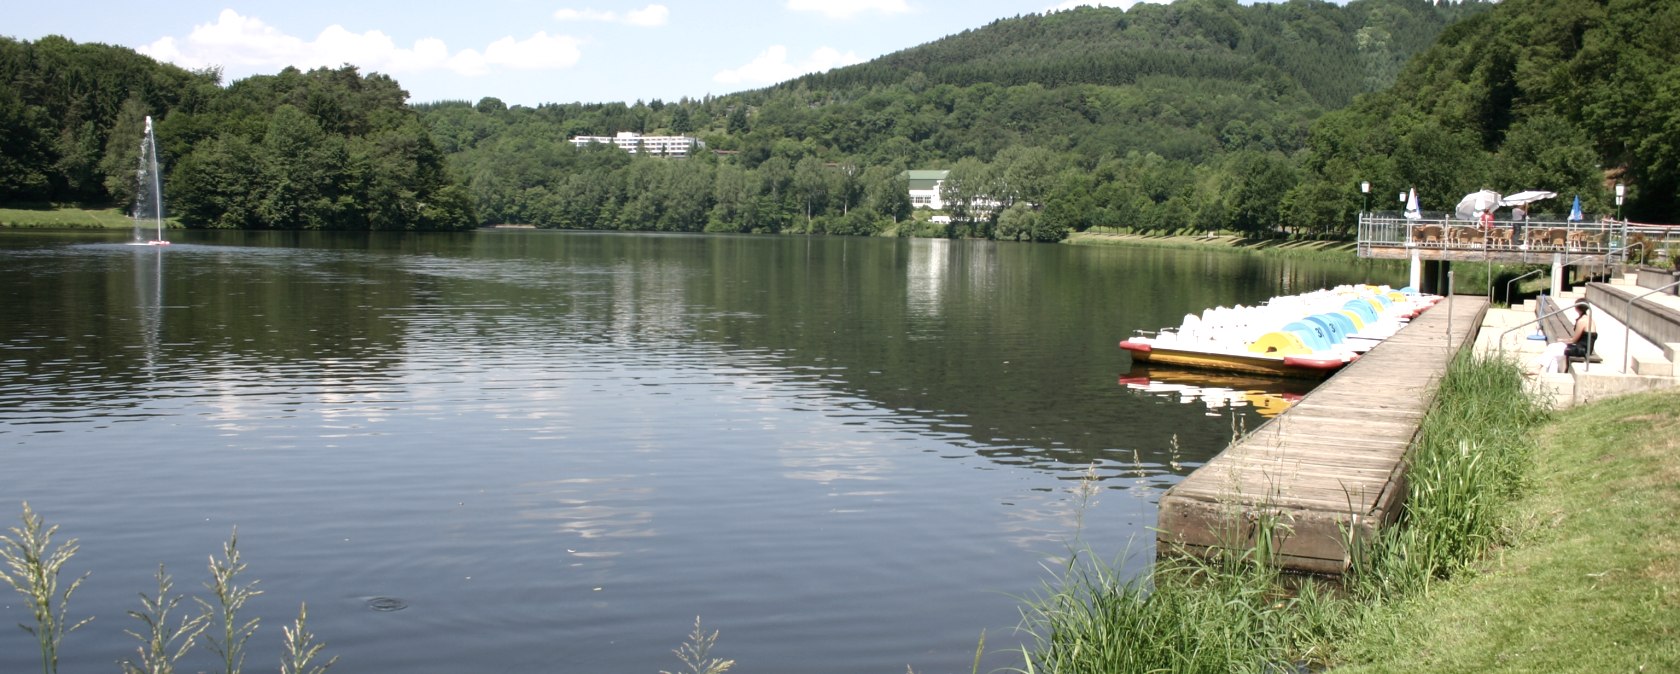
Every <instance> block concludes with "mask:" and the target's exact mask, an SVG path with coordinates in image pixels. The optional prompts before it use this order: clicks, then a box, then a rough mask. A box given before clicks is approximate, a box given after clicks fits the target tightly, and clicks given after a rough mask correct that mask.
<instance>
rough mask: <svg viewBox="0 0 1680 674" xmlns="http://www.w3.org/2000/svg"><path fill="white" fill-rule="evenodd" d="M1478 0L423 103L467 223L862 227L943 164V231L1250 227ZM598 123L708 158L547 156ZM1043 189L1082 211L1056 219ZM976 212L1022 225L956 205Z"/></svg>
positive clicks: (1279, 13)
mask: <svg viewBox="0 0 1680 674" xmlns="http://www.w3.org/2000/svg"><path fill="white" fill-rule="evenodd" d="M1490 7H1491V5H1489V4H1486V3H1476V2H1471V3H1446V4H1439V5H1438V4H1435V3H1431V2H1426V1H1423V0H1357V1H1356V2H1353V3H1350V4H1349V5H1347V6H1339V5H1335V4H1331V3H1326V2H1317V1H1312V0H1296V1H1294V2H1289V3H1284V4H1268V3H1262V4H1257V5H1253V6H1243V5H1239V4H1237V3H1236V2H1234V1H1231V0H1180V1H1179V2H1176V3H1174V4H1172V5H1155V4H1149V3H1140V4H1137V5H1134V6H1133V7H1132V8H1130V9H1128V10H1120V9H1115V8H1090V7H1085V8H1080V9H1075V10H1070V11H1065V12H1056V13H1052V14H1049V15H1028V16H1022V17H1016V18H1012V19H1003V20H999V21H996V22H994V23H992V24H990V25H988V26H985V27H982V28H978V29H975V30H971V31H966V32H964V33H962V34H959V35H954V36H951V37H948V38H945V39H942V40H939V41H936V42H933V43H930V44H927V45H922V46H919V47H914V48H910V49H906V50H904V51H902V52H898V53H895V54H891V55H888V56H885V57H882V58H880V59H877V60H875V61H872V62H870V63H865V64H860V65H856V66H851V67H847V68H841V69H837V70H834V71H831V72H829V73H825V74H820V75H811V76H807V77H803V78H799V79H796V80H792V81H789V82H786V83H783V84H780V85H777V86H774V87H769V88H766V89H761V90H755V91H749V92H743V93H740V94H732V95H728V96H721V97H715V98H714V97H708V98H706V99H703V100H690V99H684V100H680V101H674V102H667V101H658V100H655V101H651V102H647V103H643V102H639V101H638V102H637V103H635V104H634V105H626V104H607V105H581V104H564V105H544V106H540V107H538V108H536V109H530V108H511V109H510V108H507V107H506V106H504V105H502V104H501V103H500V102H499V101H496V100H494V99H486V100H484V101H480V102H479V103H478V104H477V105H471V104H468V103H466V102H460V103H453V104H447V103H446V104H436V105H428V106H422V107H423V109H424V110H425V113H426V115H425V118H426V121H427V123H428V124H429V125H431V127H432V128H433V130H434V132H435V133H436V134H437V137H438V139H439V142H440V143H441V144H442V145H443V147H445V148H446V149H447V150H448V151H449V152H450V153H451V157H452V159H453V160H454V162H455V165H456V166H457V167H458V168H459V169H460V170H461V171H462V173H463V174H464V175H466V176H468V177H469V178H470V180H471V185H472V191H473V194H474V196H475V198H476V204H477V206H478V209H479V215H480V217H481V218H483V219H484V220H485V221H487V222H526V223H535V224H538V225H545V226H558V227H573V228H576V227H582V228H615V229H616V228H629V229H639V228H659V229H677V230H694V229H710V230H714V231H783V230H786V229H790V228H792V229H799V230H807V231H827V232H850V233H867V232H871V231H876V230H878V229H880V228H882V227H883V226H890V225H892V224H893V222H894V221H895V220H897V219H901V218H903V217H904V215H905V214H906V211H905V210H904V209H903V205H902V204H901V203H899V200H897V199H894V198H893V197H892V196H891V195H892V194H893V193H894V191H895V190H896V191H898V192H902V187H899V188H892V187H891V186H890V185H888V184H886V183H887V182H888V181H890V180H891V177H892V176H896V175H898V173H899V172H900V171H902V170H904V169H910V168H918V169H950V170H952V171H953V179H952V180H950V181H948V182H947V187H949V188H951V189H953V190H956V191H957V193H956V194H954V195H953V196H955V197H956V199H955V201H956V202H957V203H958V205H957V206H956V207H954V209H953V210H954V212H953V213H952V215H953V216H955V217H956V218H957V220H958V223H959V224H958V226H957V227H956V229H955V230H954V231H953V232H951V233H952V234H956V235H982V236H1005V237H1009V236H1030V237H1031V238H1039V239H1056V238H1060V236H1061V234H1062V233H1063V232H1066V231H1067V230H1068V229H1070V228H1071V229H1083V228H1086V227H1090V226H1098V225H1104V226H1129V227H1140V228H1169V227H1186V226H1198V227H1203V228H1236V229H1240V230H1245V231H1254V232H1272V231H1275V230H1276V229H1277V227H1278V226H1279V225H1280V224H1281V223H1282V222H1283V216H1282V214H1281V213H1280V211H1279V203H1280V197H1281V196H1282V194H1283V193H1284V192H1286V191H1287V190H1288V189H1289V188H1290V187H1291V186H1292V185H1293V184H1294V183H1295V182H1296V180H1297V176H1296V174H1295V171H1296V167H1295V165H1294V162H1293V160H1292V159H1291V157H1292V156H1293V155H1295V154H1296V153H1297V152H1299V151H1300V149H1301V148H1302V147H1304V145H1305V142H1306V138H1307V133H1308V128H1309V127H1310V125H1311V124H1312V122H1313V120H1315V119H1316V118H1318V117H1319V116H1320V115H1322V114H1323V113H1324V112H1325V111H1327V110H1328V109H1330V108H1331V107H1332V106H1336V105H1341V104H1343V103H1345V102H1346V101H1348V100H1349V99H1351V98H1352V97H1353V96H1354V95H1355V94H1357V93H1359V92H1363V91H1375V90H1379V89H1381V88H1383V87H1385V86H1386V85H1387V84H1388V83H1389V82H1390V81H1392V80H1393V78H1394V77H1395V75H1396V74H1397V73H1398V72H1399V69H1400V67H1401V64H1402V63H1403V62H1404V61H1405V60H1406V59H1408V58H1409V57H1410V56H1412V55H1413V54H1415V53H1416V52H1417V51H1418V50H1421V49H1423V48H1424V47H1425V46H1426V45H1428V44H1429V43H1430V42H1431V41H1433V39H1434V38H1435V36H1436V35H1437V34H1439V32H1440V31H1441V30H1442V29H1444V28H1445V27H1446V26H1447V25H1449V24H1451V23H1452V22H1453V21H1455V20H1457V19H1458V18H1459V17H1462V16H1467V15H1473V14H1476V13H1480V12H1485V11H1487V10H1488V9H1489V8H1490ZM619 131H636V132H642V133H648V134H665V133H672V134H692V135H696V136H699V137H700V138H701V139H703V140H704V141H705V142H706V143H707V145H708V147H709V148H710V149H712V150H717V151H723V152H725V153H728V154H727V155H726V157H725V158H723V159H717V158H715V157H710V156H708V157H706V158H705V159H704V160H703V161H701V162H693V161H691V162H690V165H687V166H680V167H679V166H647V167H642V166H637V164H640V163H642V162H640V161H638V162H635V163H634V164H632V163H629V162H617V161H616V160H615V159H613V158H611V157H593V156H589V153H588V152H574V151H573V150H572V149H571V148H570V147H566V146H565V145H566V143H565V140H564V139H565V138H567V137H570V136H573V135H579V134H587V135H610V134H613V133H616V132H619ZM696 164H698V165H696ZM1058 193H1065V194H1069V195H1081V197H1082V198H1081V199H1080V200H1078V201H1069V200H1062V203H1063V204H1064V205H1065V206H1066V207H1064V208H1058V207H1057V198H1056V194H1058ZM1093 198H1095V199H1096V200H1095V201H1093V200H1092V199H1093ZM976 199H983V200H995V201H1000V202H1002V203H1003V204H1004V205H1005V206H1008V205H1012V204H1015V203H1023V204H1030V205H1031V206H1032V207H1031V209H1029V210H1031V211H1032V213H1017V215H1020V216H1023V217H1013V216H1011V217H1008V218H1005V217H1003V214H1002V212H1000V211H997V210H993V211H991V212H990V213H985V214H982V213H980V212H979V211H976V210H975V209H971V208H967V207H966V206H965V205H964V204H965V203H972V202H973V201H974V200H976ZM1040 212H1042V214H1043V215H1044V216H1046V217H1044V218H1040V217H1038V214H1039V213H1040ZM650 223H652V224H650ZM1337 224H1343V223H1331V222H1328V221H1324V222H1313V223H1307V224H1305V225H1302V226H1299V227H1298V228H1307V229H1316V230H1317V231H1328V230H1329V229H1330V226H1331V225H1337Z"/></svg>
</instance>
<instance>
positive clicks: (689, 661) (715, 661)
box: [659, 616, 735, 674]
mask: <svg viewBox="0 0 1680 674" xmlns="http://www.w3.org/2000/svg"><path fill="white" fill-rule="evenodd" d="M717 638H718V633H717V632H716V631H715V630H714V631H713V632H712V633H711V634H706V632H705V630H702V629H700V616H694V631H693V632H690V633H689V634H688V641H685V642H683V645H681V646H678V647H677V648H676V650H673V651H671V652H672V653H676V654H677V659H678V660H681V661H682V663H683V666H684V667H685V668H686V669H684V670H683V671H684V672H687V673H688V674H723V673H724V672H727V671H729V668H731V667H734V666H735V661H734V660H723V659H720V658H714V657H712V646H714V645H716V644H717ZM659 674H671V672H667V671H665V670H660V671H659Z"/></svg>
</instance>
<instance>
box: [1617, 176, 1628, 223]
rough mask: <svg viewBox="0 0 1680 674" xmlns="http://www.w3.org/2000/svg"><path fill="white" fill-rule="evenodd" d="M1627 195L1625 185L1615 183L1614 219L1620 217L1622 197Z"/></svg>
mask: <svg viewBox="0 0 1680 674" xmlns="http://www.w3.org/2000/svg"><path fill="white" fill-rule="evenodd" d="M1625 196H1627V185H1623V184H1621V183H1616V219H1617V220H1620V219H1622V197H1625Z"/></svg>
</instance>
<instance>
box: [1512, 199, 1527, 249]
mask: <svg viewBox="0 0 1680 674" xmlns="http://www.w3.org/2000/svg"><path fill="white" fill-rule="evenodd" d="M1526 224H1528V204H1517V207H1516V208H1513V209H1511V243H1513V244H1521V243H1522V242H1523V225H1526Z"/></svg>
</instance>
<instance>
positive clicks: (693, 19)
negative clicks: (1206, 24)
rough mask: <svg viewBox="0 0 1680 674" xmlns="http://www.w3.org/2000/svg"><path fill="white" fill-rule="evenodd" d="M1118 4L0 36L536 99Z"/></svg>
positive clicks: (29, 11) (724, 89)
mask: <svg viewBox="0 0 1680 674" xmlns="http://www.w3.org/2000/svg"><path fill="white" fill-rule="evenodd" d="M1134 1H1136V0H1070V1H1068V2H1065V3H1064V2H1063V0H724V1H714V2H699V1H691V0H476V1H475V0H464V1H463V0H455V1H453V2H432V1H429V0H409V1H406V2H395V1H391V0H290V1H289V2H284V3H279V2H248V1H241V0H208V1H206V0H170V1H169V2H160V3H151V4H149V5H148V4H144V3H141V4H135V3H132V2H123V3H118V2H112V1H109V0H64V1H62V2H18V3H14V6H13V7H11V8H10V9H8V10H7V11H6V12H5V15H6V16H5V18H4V19H0V35H4V36H7V37H12V38H17V39H21V40H37V39H40V38H42V37H45V36H48V35H62V36H64V37H66V38H69V39H71V40H74V41H76V42H79V43H89V42H98V43H104V44H109V45H118V46H124V47H130V48H132V49H134V50H136V51H138V52H140V53H142V54H146V55H148V56H151V57H153V58H156V59H158V60H160V61H167V62H171V63H175V64H177V65H180V66H182V67H185V68H191V69H201V68H205V67H212V66H215V67H220V68H221V71H222V82H223V83H224V84H227V83H231V82H233V81H235V80H238V79H242V78H245V77H249V76H251V75H264V74H274V73H276V72H279V71H280V70H281V69H282V68H285V67H286V66H288V65H291V66H297V67H298V68H300V69H304V70H307V69H310V68H315V67H323V66H325V67H334V68H336V67H339V66H341V65H343V64H346V63H350V64H353V65H356V66H357V67H359V68H360V69H361V71H362V72H363V73H364V74H365V73H370V72H378V73H384V74H386V75H390V76H391V77H393V78H395V79H396V80H397V82H399V83H400V84H401V85H402V86H403V88H404V89H406V90H407V91H408V92H409V101H410V102H413V103H425V102H431V101H440V100H465V101H469V102H477V101H478V100H480V99H482V98H485V97H492V96H493V97H496V98H499V99H501V100H502V101H503V102H505V103H507V104H508V105H525V106H536V105H538V104H542V103H574V102H584V103H602V102H614V101H618V102H624V103H632V102H635V101H638V100H640V101H647V102H651V101H653V100H655V99H659V100H664V101H676V100H679V99H681V98H684V97H687V98H701V97H704V96H707V95H722V94H727V93H733V92H737V91H744V90H748V89H757V88H760V87H764V86H768V85H771V84H775V83H777V82H781V81H785V80H788V79H791V78H794V77H798V76H800V75H804V74H807V73H813V72H822V71H825V70H829V69H831V68H836V67H840V66H845V65H850V64H853V63H862V62H864V61H868V60H870V59H873V58H876V57H878V56H882V55H885V54H889V53H892V52H895V51H899V50H902V49H908V48H910V47H914V46H916V45H920V44H924V43H927V42H932V41H934V40H937V39H939V38H941V37H945V36H947V35H953V34H956V33H960V32H962V31H964V30H968V29H972V28H979V27H981V26H984V25H986V24H988V23H991V22H992V21H994V20H997V19H1002V18H1010V17H1015V16H1020V15H1026V14H1035V13H1043V12H1047V11H1057V10H1059V9H1066V8H1069V7H1072V6H1075V5H1090V4H1101V5H1107V6H1115V7H1129V6H1131V5H1132V4H1133V2H1134ZM1144 1H1150V2H1155V1H1160V0H1144ZM1058 3H1060V4H1058Z"/></svg>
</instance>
